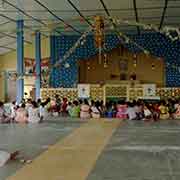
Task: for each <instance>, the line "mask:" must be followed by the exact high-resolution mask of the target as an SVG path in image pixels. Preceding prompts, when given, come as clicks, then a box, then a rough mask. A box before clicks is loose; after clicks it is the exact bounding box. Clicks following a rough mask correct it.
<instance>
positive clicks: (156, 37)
mask: <svg viewBox="0 0 180 180" xmlns="http://www.w3.org/2000/svg"><path fill="white" fill-rule="evenodd" d="M129 37H130V38H131V39H132V40H133V41H134V42H136V43H137V44H139V45H140V46H142V47H144V49H146V50H148V51H149V52H150V54H152V55H153V56H157V57H163V58H164V59H165V64H166V69H165V71H166V85H167V86H168V87H179V86H180V42H179V41H175V42H172V41H171V40H170V39H168V38H167V37H165V36H164V35H162V34H160V33H153V32H148V33H143V34H141V35H131V36H129ZM78 38H79V36H76V35H63V36H51V64H55V62H56V61H58V60H59V58H61V57H62V56H63V55H64V54H65V52H66V51H68V50H69V49H70V48H71V47H72V46H73V45H74V44H75V42H76V41H77V40H78ZM120 43H122V42H120V41H119V39H118V37H117V36H116V35H107V36H106V43H105V44H106V50H107V51H110V50H111V49H113V48H116V47H117V46H118V45H119V44H120ZM124 46H125V47H126V48H127V49H128V50H129V51H131V52H133V53H138V52H141V50H140V49H139V48H138V47H136V46H135V45H134V44H132V43H129V44H124ZM97 52H98V51H97V49H96V48H95V46H94V38H93V36H91V35H89V36H88V37H87V41H86V42H85V43H84V45H81V47H79V48H77V49H76V51H75V52H74V53H73V54H72V55H71V56H70V57H69V58H68V59H67V62H68V63H69V64H70V68H65V67H64V66H62V67H61V68H53V69H52V71H51V75H50V86H51V87H54V88H58V87H65V88H69V87H74V86H76V84H77V81H78V66H77V61H78V60H79V59H87V58H89V57H91V56H93V55H95V54H96V53H97ZM157 60H158V59H157ZM172 64H174V65H176V67H179V68H174V67H173V66H172ZM150 68H151V67H150Z"/></svg>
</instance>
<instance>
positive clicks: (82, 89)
mask: <svg viewBox="0 0 180 180" xmlns="http://www.w3.org/2000/svg"><path fill="white" fill-rule="evenodd" d="M78 98H81V99H87V98H90V85H89V84H78Z"/></svg>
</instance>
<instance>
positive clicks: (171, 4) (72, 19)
mask: <svg viewBox="0 0 180 180" xmlns="http://www.w3.org/2000/svg"><path fill="white" fill-rule="evenodd" d="M102 3H104V5H105V7H106V8H107V11H108V12H106V11H105V10H104V7H103V4H102ZM107 13H109V15H110V16H111V17H113V18H118V19H122V20H126V21H132V22H135V21H137V22H140V23H145V24H154V25H157V26H158V27H161V28H162V27H163V26H173V27H179V22H180V0H0V54H4V53H7V52H9V51H12V50H16V20H18V19H24V24H25V33H24V34H25V43H26V44H30V43H32V35H33V34H34V31H35V30H40V31H41V32H42V34H43V35H44V36H48V35H50V33H51V32H52V31H53V29H54V28H56V27H58V28H57V29H58V32H57V31H56V33H58V34H62V33H76V34H77V33H82V32H84V31H85V30H86V29H87V28H88V26H89V24H93V17H94V16H95V15H102V16H104V17H106V18H107V19H108V16H107ZM80 15H81V16H80ZM83 18H85V19H86V20H85V19H83ZM88 23H89V24H88ZM110 29H111V27H110V24H109V25H107V27H106V30H107V31H108V30H110ZM118 29H119V31H122V32H126V33H127V32H128V33H137V32H138V31H139V30H138V28H137V27H136V26H132V25H127V24H124V23H123V24H120V25H118ZM140 30H141V29H140Z"/></svg>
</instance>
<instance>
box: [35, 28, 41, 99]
mask: <svg viewBox="0 0 180 180" xmlns="http://www.w3.org/2000/svg"><path fill="white" fill-rule="evenodd" d="M35 43H36V44H35V48H36V82H35V88H36V100H38V99H39V98H40V97H41V33H40V32H39V31H36V34H35Z"/></svg>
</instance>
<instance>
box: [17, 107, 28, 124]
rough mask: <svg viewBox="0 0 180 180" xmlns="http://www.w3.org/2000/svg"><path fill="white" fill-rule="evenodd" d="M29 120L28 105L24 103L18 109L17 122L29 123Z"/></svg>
mask: <svg viewBox="0 0 180 180" xmlns="http://www.w3.org/2000/svg"><path fill="white" fill-rule="evenodd" d="M27 121H28V113H27V110H26V105H25V104H22V105H21V107H20V108H18V109H17V111H16V117H15V122H17V123H27Z"/></svg>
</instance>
